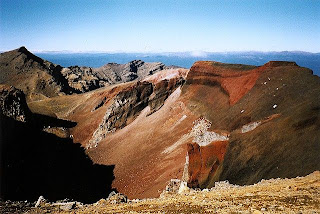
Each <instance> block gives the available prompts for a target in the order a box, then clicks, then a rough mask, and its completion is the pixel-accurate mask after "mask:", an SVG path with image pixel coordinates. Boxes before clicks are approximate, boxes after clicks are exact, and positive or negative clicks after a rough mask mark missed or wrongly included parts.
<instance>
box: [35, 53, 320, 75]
mask: <svg viewBox="0 0 320 214" xmlns="http://www.w3.org/2000/svg"><path fill="white" fill-rule="evenodd" d="M36 55H38V56H40V57H41V58H43V59H46V60H48V61H50V62H53V63H55V64H59V65H62V66H64V67H69V66H72V65H78V66H89V67H100V66H102V65H105V64H107V63H110V62H115V63H119V64H123V63H127V62H129V61H132V60H135V59H141V60H143V61H145V62H162V63H164V64H166V65H177V66H181V67H184V68H190V67H191V66H192V64H193V63H194V62H196V61H199V60H213V61H218V62H224V63H237V64H247V65H263V64H265V63H267V62H268V61H271V60H278V61H295V62H296V63H297V64H298V65H300V66H302V67H307V68H310V69H311V70H313V71H314V74H317V75H318V76H320V53H306V52H230V53H205V54H202V55H201V56H192V55H191V54H190V53H167V54H143V53H37V54H36Z"/></svg>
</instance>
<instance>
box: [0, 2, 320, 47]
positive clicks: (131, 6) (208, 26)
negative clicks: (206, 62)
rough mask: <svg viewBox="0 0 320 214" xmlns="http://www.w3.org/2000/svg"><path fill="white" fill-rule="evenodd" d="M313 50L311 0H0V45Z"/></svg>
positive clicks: (319, 13) (315, 8) (318, 5)
mask: <svg viewBox="0 0 320 214" xmlns="http://www.w3.org/2000/svg"><path fill="white" fill-rule="evenodd" d="M19 46H26V47H27V48H28V49H29V50H32V51H63V50H69V51H84V52H85V51H106V52H109V51H110V52H181V51H193V52H195V53H197V52H199V53H201V52H202V51H209V52H221V51H250V50H255V51H286V50H287V51H294V50H300V51H309V52H320V1H319V0H290V1H288V0H219V1H218V0H157V1H156V0H141V1H138V0H137V1H134V0H77V1H76V0H74V1H71V0H0V50H10V49H15V48H17V47H19Z"/></svg>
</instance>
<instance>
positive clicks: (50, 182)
mask: <svg viewBox="0 0 320 214" xmlns="http://www.w3.org/2000/svg"><path fill="white" fill-rule="evenodd" d="M33 116H34V117H33V122H32V123H31V122H27V123H22V122H18V121H16V120H13V119H11V118H9V117H6V116H4V115H3V114H1V113H0V155H1V156H0V158H1V159H0V160H1V163H0V164H1V165H0V166H1V168H0V175H1V177H0V178H1V186H0V187H1V189H0V198H1V199H3V200H31V201H35V200H37V198H38V197H39V196H40V195H43V196H44V197H45V198H47V199H49V200H52V201H55V200H59V199H64V198H69V199H73V200H77V201H81V202H85V203H92V202H95V201H97V200H99V199H101V198H106V197H107V196H108V194H109V192H110V191H111V183H112V181H113V179H114V175H113V169H114V166H113V165H112V166H103V165H94V164H93V163H92V161H91V160H90V159H89V158H88V157H87V156H86V154H85V152H84V150H83V148H81V147H80V144H74V143H73V142H72V140H71V139H69V138H59V137H56V136H55V135H52V134H48V133H45V132H43V131H41V129H39V128H40V126H41V125H44V124H51V125H52V124H55V125H59V126H64V127H72V126H74V125H75V124H73V123H72V122H68V121H63V120H58V119H53V118H47V117H42V116H41V115H33ZM35 118H37V119H35ZM36 121H38V122H36Z"/></svg>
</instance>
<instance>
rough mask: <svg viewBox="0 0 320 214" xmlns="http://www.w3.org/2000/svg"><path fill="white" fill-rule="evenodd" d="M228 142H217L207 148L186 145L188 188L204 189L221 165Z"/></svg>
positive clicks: (192, 144)
mask: <svg viewBox="0 0 320 214" xmlns="http://www.w3.org/2000/svg"><path fill="white" fill-rule="evenodd" d="M227 146H228V141H217V142H213V143H211V144H209V145H208V146H199V145H198V144H197V143H189V144H187V151H188V155H189V168H188V172H189V181H188V186H190V187H194V188H196V187H200V188H203V187H206V186H208V184H209V182H210V179H211V178H212V177H213V176H214V175H215V173H216V171H217V169H218V167H219V166H220V165H221V164H222V162H223V159H224V155H225V153H226V150H227Z"/></svg>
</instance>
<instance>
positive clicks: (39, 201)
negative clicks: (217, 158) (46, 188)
mask: <svg viewBox="0 0 320 214" xmlns="http://www.w3.org/2000/svg"><path fill="white" fill-rule="evenodd" d="M45 202H46V199H44V197H43V196H42V195H40V197H39V198H38V200H37V203H36V205H35V207H39V206H40V205H41V203H45Z"/></svg>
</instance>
